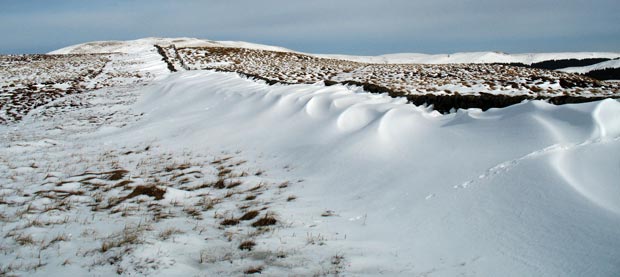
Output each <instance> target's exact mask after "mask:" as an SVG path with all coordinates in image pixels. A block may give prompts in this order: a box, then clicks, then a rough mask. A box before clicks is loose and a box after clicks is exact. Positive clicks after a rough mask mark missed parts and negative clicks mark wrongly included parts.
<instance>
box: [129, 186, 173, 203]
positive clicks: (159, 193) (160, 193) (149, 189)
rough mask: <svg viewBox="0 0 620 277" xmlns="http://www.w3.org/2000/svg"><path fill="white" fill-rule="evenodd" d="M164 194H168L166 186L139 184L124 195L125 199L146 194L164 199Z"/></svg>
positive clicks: (156, 198)
mask: <svg viewBox="0 0 620 277" xmlns="http://www.w3.org/2000/svg"><path fill="white" fill-rule="evenodd" d="M164 194H166V189H165V188H163V189H162V188H159V187H157V186H156V185H147V186H137V187H135V188H134V189H133V191H132V192H131V193H130V194H129V195H127V196H125V197H124V199H125V200H126V199H131V198H134V197H136V196H140V195H146V196H150V197H153V198H155V200H162V199H164Z"/></svg>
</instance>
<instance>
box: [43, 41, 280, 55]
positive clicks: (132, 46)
mask: <svg viewBox="0 0 620 277" xmlns="http://www.w3.org/2000/svg"><path fill="white" fill-rule="evenodd" d="M153 45H163V46H169V45H176V46H177V47H238V48H247V49H258V50H268V51H279V52H292V51H291V50H289V49H286V48H282V47H277V46H269V45H263V44H256V43H250V42H244V41H213V40H205V39H197V38H143V39H136V40H128V41H94V42H88V43H82V44H77V45H72V46H68V47H65V48H61V49H58V50H55V51H52V52H50V53H49V54H93V53H138V52H142V51H144V50H147V51H148V50H150V49H152V48H153Z"/></svg>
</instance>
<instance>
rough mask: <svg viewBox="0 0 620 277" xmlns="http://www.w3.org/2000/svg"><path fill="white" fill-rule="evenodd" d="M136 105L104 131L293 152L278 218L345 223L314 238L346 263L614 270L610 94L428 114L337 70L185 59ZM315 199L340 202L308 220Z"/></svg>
mask: <svg viewBox="0 0 620 277" xmlns="http://www.w3.org/2000/svg"><path fill="white" fill-rule="evenodd" d="M136 108H137V110H138V111H140V112H144V113H145V118H144V120H143V121H141V122H140V123H138V124H137V125H136V126H135V127H133V128H131V129H128V130H123V131H120V132H117V133H115V134H114V137H116V138H118V139H119V140H121V141H131V140H132V138H134V139H135V138H137V137H140V138H141V139H145V137H146V138H150V139H155V138H157V139H159V140H161V141H162V142H163V143H164V144H167V146H166V147H171V148H174V147H178V145H183V146H191V147H193V148H194V149H196V150H197V151H199V149H203V147H204V146H201V145H203V144H207V145H208V146H209V147H210V148H212V147H215V148H217V149H230V150H232V149H242V150H244V151H251V152H254V154H255V155H260V154H261V153H263V154H267V155H268V156H269V157H270V159H269V160H268V161H267V163H271V164H293V165H294V167H295V170H294V171H293V173H294V176H295V177H303V179H304V180H306V181H305V182H304V183H305V185H303V186H302V187H299V188H297V190H296V191H295V194H296V195H298V197H299V199H300V201H301V202H297V203H299V204H295V205H292V206H291V207H288V208H287V209H286V210H281V211H278V212H279V213H281V214H282V217H283V218H286V220H288V221H290V222H304V223H303V224H293V227H291V230H287V231H281V234H282V235H283V236H286V235H285V234H291V233H304V232H308V229H307V228H305V227H306V226H308V225H309V224H312V225H313V226H314V227H312V228H311V229H310V230H312V232H313V233H319V234H325V235H327V236H328V237H329V236H334V237H335V236H336V234H346V237H347V239H346V240H343V239H342V238H341V239H335V238H334V239H333V241H332V240H328V243H327V246H326V247H328V248H329V247H334V248H335V249H339V250H340V251H342V253H343V254H344V256H345V257H347V259H348V262H349V266H348V268H347V272H350V273H352V274H354V275H355V274H372V275H374V274H378V273H380V272H383V273H385V274H389V275H393V274H396V275H411V274H414V275H415V274H422V273H424V272H435V273H437V274H439V275H457V274H461V273H462V274H476V275H484V276H488V275H504V276H506V275H514V276H524V275H567V274H570V275H572V274H575V275H584V274H585V275H598V276H610V275H613V274H614V273H617V272H618V270H620V268H618V265H619V264H620V263H618V262H619V260H618V257H620V255H619V254H620V253H619V252H618V251H619V250H618V249H620V244H619V243H618V242H619V241H620V240H618V239H619V238H620V231H619V230H618V229H617V226H618V224H619V223H620V205H618V201H615V200H617V199H619V197H620V190H618V186H617V180H618V177H620V176H619V175H618V171H617V170H616V169H617V168H615V167H616V166H615V165H617V164H618V162H620V156H618V155H615V154H612V153H618V151H620V128H618V126H620V124H619V122H618V120H617V118H620V103H618V102H617V101H614V100H605V101H601V102H595V103H588V104H580V105H565V106H561V107H556V106H553V105H550V104H547V103H544V102H539V101H533V102H527V103H523V104H520V105H517V106H513V107H509V108H506V109H494V110H491V111H488V112H480V111H478V110H469V111H459V112H458V113H456V114H452V115H447V116H441V115H438V114H437V113H435V112H429V111H427V110H426V109H424V108H420V107H414V106H411V105H406V104H405V103H404V101H403V100H401V99H393V98H389V97H387V96H382V95H372V94H366V93H359V92H357V93H356V92H354V91H351V90H350V89H349V88H346V87H342V86H335V87H328V88H326V87H322V86H319V85H295V86H275V87H268V86H266V85H264V84H257V83H254V82H252V81H249V80H245V79H242V78H240V77H237V76H236V75H234V74H227V73H213V72H192V73H183V74H177V75H174V76H171V78H170V79H169V80H167V81H166V82H165V85H163V86H161V87H157V88H154V89H152V90H150V91H149V92H148V93H145V94H144V97H143V98H142V100H141V101H140V103H139V104H138V105H137V106H136ZM138 134H139V136H138ZM110 139H111V138H110ZM582 153H587V154H585V155H584V154H582ZM283 174H284V175H285V176H286V175H288V174H289V173H283ZM463 184H467V185H463ZM327 209H329V210H333V211H335V212H336V213H337V214H338V216H337V217H333V218H332V217H330V218H329V219H320V220H316V219H317V217H316V215H318V214H320V213H321V212H322V211H323V210H327ZM312 214H314V216H312ZM351 219H352V220H351ZM583 253H588V254H587V255H585V256H584V255H583ZM387 257H389V258H387Z"/></svg>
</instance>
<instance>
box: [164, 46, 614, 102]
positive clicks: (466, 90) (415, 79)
mask: <svg viewBox="0 0 620 277" xmlns="http://www.w3.org/2000/svg"><path fill="white" fill-rule="evenodd" d="M162 53H163V54H165V55H166V60H167V61H168V62H169V64H170V67H171V68H176V69H178V70H184V69H193V70H196V69H216V70H222V71H231V72H238V73H241V74H244V75H247V76H250V77H254V78H257V79H262V80H265V81H267V82H268V83H270V84H275V83H282V84H312V83H317V82H320V83H325V84H327V85H333V84H346V85H356V86H361V87H363V88H364V89H365V90H367V91H370V92H376V93H389V94H390V96H394V97H406V98H407V99H408V100H409V101H411V102H412V103H414V104H416V105H422V104H428V105H434V108H435V109H436V110H439V111H441V112H448V111H450V110H452V109H458V108H482V109H483V110H486V109H488V108H493V107H505V106H509V105H512V104H516V103H519V102H521V101H523V100H525V99H542V100H549V101H551V102H552V103H554V104H565V103H579V102H587V101H594V100H600V99H603V98H608V97H620V86H618V85H617V84H616V83H606V82H603V81H599V80H596V79H592V78H590V77H586V76H582V75H577V74H569V73H564V72H558V71H552V70H546V69H538V68H528V67H522V66H521V67H519V66H511V65H503V64H440V65H437V64H368V63H359V62H353V61H346V60H338V59H326V58H318V57H314V56H309V55H304V54H300V53H294V52H278V51H268V50H257V49H245V48H225V47H187V48H178V49H177V48H176V47H174V45H172V46H168V47H163V51H162ZM471 96H474V97H471ZM479 96H482V97H479Z"/></svg>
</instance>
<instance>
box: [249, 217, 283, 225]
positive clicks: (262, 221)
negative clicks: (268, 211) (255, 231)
mask: <svg viewBox="0 0 620 277" xmlns="http://www.w3.org/2000/svg"><path fill="white" fill-rule="evenodd" d="M277 222H278V220H276V219H275V218H274V217H273V216H270V215H265V216H264V217H261V218H259V219H258V220H257V221H255V222H254V223H252V227H264V226H271V225H276V223H277Z"/></svg>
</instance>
